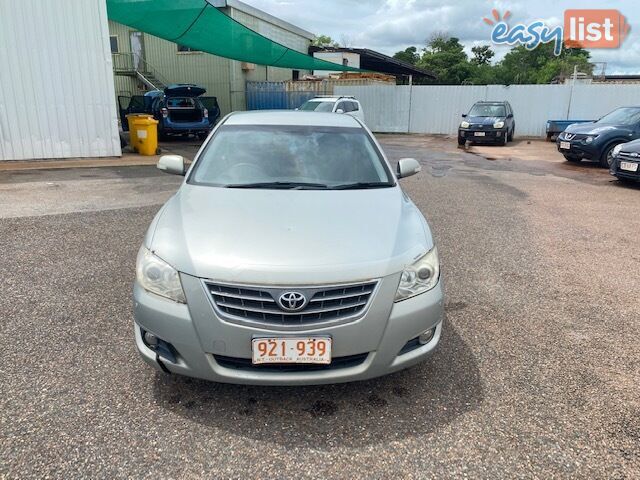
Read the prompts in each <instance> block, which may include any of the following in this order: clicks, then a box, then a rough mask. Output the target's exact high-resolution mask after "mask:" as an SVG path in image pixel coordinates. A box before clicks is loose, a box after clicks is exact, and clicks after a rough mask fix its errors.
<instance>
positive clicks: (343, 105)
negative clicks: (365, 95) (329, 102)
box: [335, 102, 349, 113]
mask: <svg viewBox="0 0 640 480" xmlns="http://www.w3.org/2000/svg"><path fill="white" fill-rule="evenodd" d="M338 110H342V111H343V112H344V113H347V112H348V111H349V110H347V102H338V104H337V105H336V109H335V111H336V112H337V111H338Z"/></svg>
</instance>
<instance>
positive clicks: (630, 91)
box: [569, 84, 640, 119]
mask: <svg viewBox="0 0 640 480" xmlns="http://www.w3.org/2000/svg"><path fill="white" fill-rule="evenodd" d="M631 105H634V106H640V84H637V85H633V84H632V85H615V84H610V85H598V84H591V85H575V86H574V87H573V96H572V98H571V113H570V115H569V118H572V119H581V118H584V119H592V118H600V117H602V116H603V115H605V114H606V113H608V112H610V111H611V110H613V109H614V108H615V107H621V106H631Z"/></svg>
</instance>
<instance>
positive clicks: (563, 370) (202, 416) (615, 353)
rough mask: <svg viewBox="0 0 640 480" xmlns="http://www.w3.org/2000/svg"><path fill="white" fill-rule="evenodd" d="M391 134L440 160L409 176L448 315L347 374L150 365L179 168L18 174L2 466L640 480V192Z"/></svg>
mask: <svg viewBox="0 0 640 480" xmlns="http://www.w3.org/2000/svg"><path fill="white" fill-rule="evenodd" d="M380 138H381V140H382V141H383V143H384V146H385V149H386V151H387V153H388V154H389V155H390V156H391V157H392V158H393V159H394V160H397V159H399V158H401V157H408V156H412V157H416V158H417V159H418V160H419V161H420V162H421V163H422V165H423V171H422V173H420V174H419V175H417V176H414V177H411V178H408V179H405V180H402V183H403V186H404V188H405V189H406V191H407V192H408V193H409V195H410V196H411V197H412V199H413V200H414V202H415V203H416V204H417V205H418V206H419V207H420V209H421V210H422V211H423V213H424V214H425V216H426V217H427V218H428V219H429V221H430V223H431V226H432V228H433V230H434V233H435V237H436V239H437V242H438V250H439V253H440V256H441V260H442V263H443V272H444V275H445V279H446V294H447V304H446V323H445V329H444V334H443V339H442V342H441V346H440V348H439V350H438V351H437V352H436V354H435V355H434V356H433V357H432V358H431V360H430V361H429V362H427V363H424V364H421V365H419V366H417V367H414V368H412V369H410V370H407V371H404V372H400V373H398V374H394V375H391V376H388V377H384V378H381V379H377V380H372V381H368V382H362V383H355V384H346V385H333V386H321V387H304V388H300V387H298V388H266V387H250V386H233V385H222V384H213V383H207V382H203V381H199V380H193V379H187V378H181V377H174V376H164V375H161V374H158V373H156V372H154V371H152V370H151V369H149V368H148V367H146V366H145V364H143V362H142V361H141V360H140V359H139V358H138V356H137V353H136V351H135V347H134V344H133V340H132V334H133V332H132V323H131V322H132V302H131V283H132V281H133V277H134V263H135V256H136V253H137V249H138V247H139V245H140V243H141V241H142V237H143V235H144V232H145V230H146V228H147V226H148V224H149V222H150V220H151V219H152V217H153V215H154V214H155V212H156V211H157V210H158V209H159V206H160V204H161V203H162V202H163V201H164V200H165V199H166V198H168V197H169V195H171V193H172V192H173V191H174V190H175V189H176V188H177V186H178V185H179V182H180V180H181V179H180V178H179V177H175V176H170V175H166V174H162V173H160V172H158V171H157V170H156V169H154V168H153V167H117V168H83V169H71V170H56V171H53V170H39V171H28V172H0V272H1V277H0V278H1V279H2V281H1V285H2V295H1V296H0V325H1V330H0V351H1V352H2V354H1V359H2V361H1V362H0V425H1V427H0V477H2V478H4V477H6V478H78V477H91V478H125V477H136V478H138V477H139V478H142V477H148V478H269V479H273V478H321V477H323V478H392V477H400V478H432V477H438V478H461V477H463V478H464V477H470V478H516V477H517V478H618V479H622V478H638V477H640V387H639V386H638V385H640V347H639V346H638V338H639V332H640V302H639V301H638V298H639V297H638V292H640V274H639V273H638V272H640V268H639V267H640V249H638V232H640V217H639V215H638V212H640V188H636V187H628V186H623V185H620V184H618V182H616V181H614V180H613V179H612V177H609V175H608V174H607V172H606V171H604V170H601V169H598V168H595V167H592V166H589V165H570V164H567V163H566V162H564V161H562V158H561V157H559V155H558V156H556V155H554V152H553V151H552V150H549V151H547V150H543V149H542V147H541V148H540V149H538V151H539V152H540V153H539V154H536V153H535V152H536V150H535V148H536V145H535V144H527V143H526V142H523V143H521V144H520V147H521V148H522V149H525V150H527V151H528V152H529V151H531V152H532V153H531V154H530V155H520V156H516V154H515V153H514V154H513V155H505V154H504V153H503V152H505V151H507V152H508V150H502V151H501V153H500V155H495V156H492V155H487V154H486V153H485V152H484V151H483V152H482V153H483V154H485V155H486V156H485V157H482V156H479V155H474V154H472V153H470V152H467V151H463V150H460V149H457V148H455V145H454V143H455V140H450V139H443V138H434V137H423V136H404V135H385V136H381V137H380ZM531 145H533V146H531ZM195 148H196V147H195V146H192V148H185V153H188V152H192V151H194V150H195ZM486 148H489V147H486ZM495 148H496V149H500V148H502V147H495ZM544 148H546V147H544ZM514 152H516V150H514ZM516 153H517V152H516ZM486 157H489V158H494V159H488V158H486Z"/></svg>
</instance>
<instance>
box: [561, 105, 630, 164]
mask: <svg viewBox="0 0 640 480" xmlns="http://www.w3.org/2000/svg"><path fill="white" fill-rule="evenodd" d="M637 138H640V107H621V108H618V109H616V110H614V111H613V112H611V113H609V114H607V115H605V116H604V117H602V118H601V119H600V120H598V121H596V122H591V123H580V124H574V125H569V126H568V127H567V129H566V130H565V131H564V132H562V133H561V134H560V135H558V139H557V140H556V143H557V146H558V151H559V152H560V153H561V154H562V155H564V158H566V159H567V160H568V161H570V162H580V161H581V160H583V159H585V160H592V161H596V162H599V163H600V165H601V166H602V167H606V168H609V167H610V166H611V164H612V162H613V158H614V150H615V148H616V146H618V145H620V144H621V143H626V142H630V141H632V140H635V139H637Z"/></svg>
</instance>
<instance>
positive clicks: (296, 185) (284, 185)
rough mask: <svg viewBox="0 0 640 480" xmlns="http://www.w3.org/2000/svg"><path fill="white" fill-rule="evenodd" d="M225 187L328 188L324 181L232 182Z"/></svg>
mask: <svg viewBox="0 0 640 480" xmlns="http://www.w3.org/2000/svg"><path fill="white" fill-rule="evenodd" d="M225 188H267V189H269V188H273V189H282V190H325V189H327V188H328V186H327V185H325V184H324V183H306V182H254V183H232V184H230V185H225Z"/></svg>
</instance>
